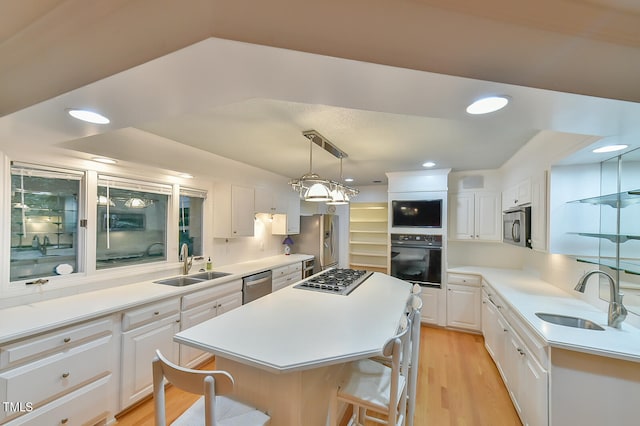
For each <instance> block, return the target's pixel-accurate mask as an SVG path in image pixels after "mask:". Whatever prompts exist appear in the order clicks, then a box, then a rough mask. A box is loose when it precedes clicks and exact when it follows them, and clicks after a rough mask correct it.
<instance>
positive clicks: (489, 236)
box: [449, 191, 502, 241]
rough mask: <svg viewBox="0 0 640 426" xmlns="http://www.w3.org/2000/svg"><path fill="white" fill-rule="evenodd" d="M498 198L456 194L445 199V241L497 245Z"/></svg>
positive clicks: (487, 194)
mask: <svg viewBox="0 0 640 426" xmlns="http://www.w3.org/2000/svg"><path fill="white" fill-rule="evenodd" d="M501 217H502V216H501V211H500V194H499V193H497V192H493V191H479V192H460V193H457V194H451V195H450V196H449V239H450V240H474V241H501V240H502V232H501V230H502V227H501Z"/></svg>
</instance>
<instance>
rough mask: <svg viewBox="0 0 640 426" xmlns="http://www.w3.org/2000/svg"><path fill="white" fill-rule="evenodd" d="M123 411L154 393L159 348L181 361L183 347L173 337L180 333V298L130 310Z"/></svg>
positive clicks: (124, 344) (122, 376)
mask: <svg viewBox="0 0 640 426" xmlns="http://www.w3.org/2000/svg"><path fill="white" fill-rule="evenodd" d="M122 325H123V332H122V358H121V366H120V368H121V371H120V410H124V409H125V408H127V407H129V406H130V405H132V404H134V403H135V402H137V401H139V400H140V399H141V398H142V397H144V396H146V395H148V394H150V393H151V392H152V390H153V375H152V372H151V361H152V360H153V357H154V355H155V351H156V349H159V350H160V352H162V354H163V355H165V356H166V357H167V358H169V359H170V360H171V361H173V362H176V363H177V362H178V358H179V347H178V344H176V343H173V336H174V334H176V333H177V332H178V331H180V299H179V298H173V299H169V300H165V301H162V302H158V303H154V304H150V305H146V306H143V307H141V308H138V309H133V310H131V311H127V312H125V313H124V314H123V319H122Z"/></svg>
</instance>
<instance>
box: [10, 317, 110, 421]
mask: <svg viewBox="0 0 640 426" xmlns="http://www.w3.org/2000/svg"><path fill="white" fill-rule="evenodd" d="M114 324H115V322H114V320H113V318H112V317H109V318H103V319H98V320H94V321H90V322H87V323H83V324H79V325H75V326H70V327H65V328H63V329H60V330H56V331H52V332H49V333H45V334H43V335H39V336H36V337H32V338H27V339H23V340H20V341H16V342H11V343H7V344H5V345H3V346H2V347H1V348H0V354H1V359H0V366H1V367H0V400H1V401H6V402H7V403H14V404H17V406H14V407H11V406H5V407H4V409H3V410H0V423H4V422H6V421H9V420H12V421H11V422H10V424H16V425H17V424H25V423H28V424H65V423H67V424H85V423H88V422H91V423H95V422H100V421H103V422H106V421H108V420H109V419H110V418H112V417H113V415H114V414H115V412H116V410H117V407H116V403H115V401H114V400H113V399H110V395H113V394H114V393H115V392H116V380H114V378H113V372H114V369H115V368H116V365H115V359H116V358H117V356H116V353H115V348H116V347H115V345H114V337H113V331H114V327H115V325H114ZM79 400H80V401H82V402H79ZM27 403H28V405H27ZM87 406H89V407H92V409H91V410H88V409H87ZM96 407H99V408H96ZM13 419H15V420H13ZM45 419H46V422H48V423H45ZM72 419H73V422H72V423H69V422H70V421H71V420H72Z"/></svg>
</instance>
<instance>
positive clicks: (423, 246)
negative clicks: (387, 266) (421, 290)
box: [391, 234, 442, 288]
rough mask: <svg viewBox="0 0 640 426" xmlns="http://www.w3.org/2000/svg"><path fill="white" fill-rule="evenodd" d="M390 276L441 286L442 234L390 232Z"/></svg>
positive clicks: (422, 284)
mask: <svg viewBox="0 0 640 426" xmlns="http://www.w3.org/2000/svg"><path fill="white" fill-rule="evenodd" d="M391 276H393V277H396V278H400V279H401V280H405V281H409V282H412V283H416V284H419V285H421V286H428V287H437V288H440V287H441V286H442V235H416V234H391Z"/></svg>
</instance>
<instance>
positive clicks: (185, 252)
mask: <svg viewBox="0 0 640 426" xmlns="http://www.w3.org/2000/svg"><path fill="white" fill-rule="evenodd" d="M180 258H181V259H182V274H183V275H187V274H188V273H189V269H191V265H193V256H191V258H189V246H188V245H187V244H186V243H184V244H182V247H180Z"/></svg>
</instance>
